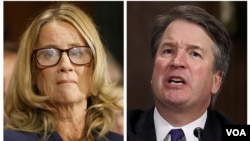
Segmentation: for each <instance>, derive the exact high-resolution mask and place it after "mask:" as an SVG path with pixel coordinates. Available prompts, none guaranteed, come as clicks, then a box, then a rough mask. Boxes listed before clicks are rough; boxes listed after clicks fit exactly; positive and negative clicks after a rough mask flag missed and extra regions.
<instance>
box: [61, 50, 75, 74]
mask: <svg viewBox="0 0 250 141" xmlns="http://www.w3.org/2000/svg"><path fill="white" fill-rule="evenodd" d="M72 70H73V64H72V63H71V61H70V58H69V56H68V54H67V53H66V52H63V53H62V56H61V59H60V60H59V63H58V71H60V72H66V71H72Z"/></svg>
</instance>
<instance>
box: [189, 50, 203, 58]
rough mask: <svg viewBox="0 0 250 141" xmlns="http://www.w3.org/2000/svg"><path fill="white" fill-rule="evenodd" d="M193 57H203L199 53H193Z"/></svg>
mask: <svg viewBox="0 0 250 141" xmlns="http://www.w3.org/2000/svg"><path fill="white" fill-rule="evenodd" d="M191 55H192V56H194V57H201V55H200V54H199V53H198V52H195V51H193V52H192V53H191Z"/></svg>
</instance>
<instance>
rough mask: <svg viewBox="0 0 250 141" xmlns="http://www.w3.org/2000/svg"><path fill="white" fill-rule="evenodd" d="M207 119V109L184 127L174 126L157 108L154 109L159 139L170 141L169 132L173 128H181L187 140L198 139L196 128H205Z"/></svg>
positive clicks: (158, 140)
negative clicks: (195, 134) (195, 133)
mask: <svg viewBox="0 0 250 141" xmlns="http://www.w3.org/2000/svg"><path fill="white" fill-rule="evenodd" d="M206 119H207V111H206V112H205V113H204V114H203V115H202V116H201V117H199V118H198V119H196V120H195V121H193V122H191V123H189V124H187V125H185V126H182V127H174V126H172V125H171V124H169V123H168V122H167V121H166V120H165V119H163V117H162V116H161V115H160V114H159V112H158V111H157V109H156V108H155V110H154V123H155V132H156V139H157V141H170V137H169V136H168V133H169V131H170V130H171V129H178V128H181V129H182V130H183V132H184V134H185V139H186V141H198V138H196V137H195V136H194V133H193V132H194V129H195V128H197V127H201V128H202V129H204V126H205V122H206Z"/></svg>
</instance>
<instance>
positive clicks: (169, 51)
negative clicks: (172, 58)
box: [163, 49, 174, 54]
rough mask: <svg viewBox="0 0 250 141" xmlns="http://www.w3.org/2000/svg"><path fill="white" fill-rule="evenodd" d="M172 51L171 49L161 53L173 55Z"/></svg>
mask: <svg viewBox="0 0 250 141" xmlns="http://www.w3.org/2000/svg"><path fill="white" fill-rule="evenodd" d="M173 52H174V51H173V49H165V50H164V51H163V53H166V54H171V53H173Z"/></svg>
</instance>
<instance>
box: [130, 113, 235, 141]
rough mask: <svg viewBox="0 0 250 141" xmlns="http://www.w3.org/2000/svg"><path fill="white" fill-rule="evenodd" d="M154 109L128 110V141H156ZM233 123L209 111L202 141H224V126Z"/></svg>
mask: <svg viewBox="0 0 250 141" xmlns="http://www.w3.org/2000/svg"><path fill="white" fill-rule="evenodd" d="M153 116H154V108H152V109H150V110H149V111H146V112H144V111H142V110H131V109H129V110H128V113H127V139H128V141H156V133H155V125H154V120H153ZM231 124H233V122H232V121H230V120H229V119H227V118H226V117H224V116H223V115H221V114H219V113H218V112H216V111H214V110H208V112H207V121H206V123H205V127H204V131H203V135H202V138H201V141H222V125H231Z"/></svg>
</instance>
